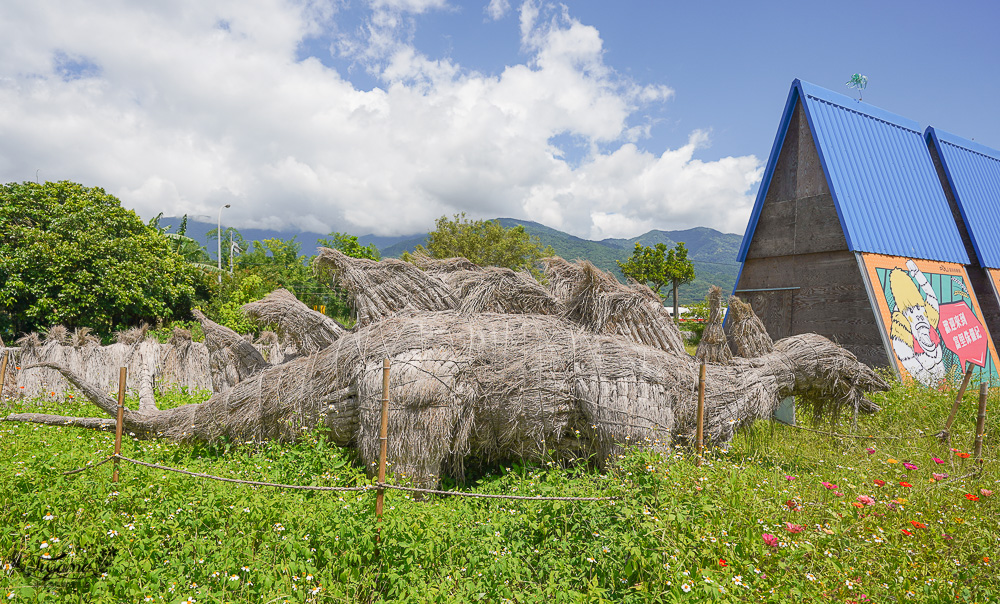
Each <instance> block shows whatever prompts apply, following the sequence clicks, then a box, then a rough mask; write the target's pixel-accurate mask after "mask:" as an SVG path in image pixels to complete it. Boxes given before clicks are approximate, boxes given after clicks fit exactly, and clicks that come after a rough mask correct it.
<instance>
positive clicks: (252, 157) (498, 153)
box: [0, 0, 760, 238]
mask: <svg viewBox="0 0 1000 604" xmlns="http://www.w3.org/2000/svg"><path fill="white" fill-rule="evenodd" d="M504 4H505V3H503V2H498V1H497V0H494V1H493V2H491V3H490V5H489V6H488V7H487V14H489V15H492V14H493V12H492V11H494V10H495V11H497V13H498V14H499V13H500V12H501V9H502V12H506V11H507V10H509V7H507V6H503V5H504ZM372 6H373V9H372V12H371V14H370V19H369V20H368V27H367V28H366V29H364V30H362V31H360V33H359V32H354V33H350V34H348V35H344V31H343V29H342V28H341V27H340V24H338V23H337V19H338V12H337V11H338V10H339V5H338V4H337V2H335V1H333V0H331V1H329V2H324V1H311V2H305V3H304V2H298V3H292V4H290V3H288V2H285V1H283V0H230V1H228V2H214V3H204V2H196V1H194V0H190V1H181V0H178V1H177V2H172V3H167V4H147V3H133V2H128V1H126V0H93V1H86V0H75V1H70V2H55V1H54V0H52V1H38V2H32V3H4V4H3V5H2V6H0V39H3V40H5V43H4V44H2V45H0V132H3V136H2V137H0V181H3V182H7V181H15V180H33V179H34V175H35V170H36V169H38V170H40V177H41V178H43V179H51V180H61V179H69V180H76V181H79V182H83V183H85V184H88V185H95V186H102V187H104V188H105V189H107V190H108V191H109V192H111V193H114V194H116V195H118V196H119V197H120V198H121V199H122V200H123V202H124V204H125V205H126V206H129V207H134V208H136V210H137V211H138V212H139V213H140V214H142V215H143V216H145V217H151V216H154V215H155V214H157V213H159V212H161V211H162V212H164V213H165V214H167V215H171V214H176V215H180V214H183V213H188V214H192V215H209V216H213V217H214V216H215V215H216V213H217V212H218V208H219V205H221V204H224V203H231V204H232V205H233V207H232V208H231V209H230V210H226V212H227V214H226V215H227V216H228V217H229V218H228V219H229V220H230V221H232V223H233V224H237V225H240V226H244V227H250V226H269V227H298V228H303V229H308V230H334V229H335V230H341V231H348V232H354V233H357V234H364V233H368V232H375V233H378V234H403V233H413V232H420V231H424V230H427V229H428V228H431V227H432V225H433V221H434V219H435V218H437V217H439V216H441V215H442V214H452V213H455V212H461V211H465V212H467V213H468V214H469V215H470V216H475V217H496V216H512V217H518V218H525V219H529V220H537V221H539V222H543V223H545V224H548V225H550V226H553V227H556V228H562V229H564V230H568V231H570V232H572V233H574V234H577V235H581V236H585V237H595V238H600V237H611V236H634V235H637V234H639V233H640V232H642V231H645V230H648V229H650V228H664V229H673V228H686V227H690V226H696V225H705V226H713V227H715V228H719V229H721V230H726V231H730V232H742V230H743V225H744V224H745V221H746V217H747V216H748V214H749V208H750V206H751V204H752V199H751V198H750V193H751V191H752V189H753V187H754V185H755V184H756V182H757V181H758V180H759V176H760V163H759V161H758V160H757V159H756V158H754V157H740V158H723V159H720V160H717V161H702V160H698V159H695V157H694V156H695V153H696V151H697V150H698V149H700V148H703V147H704V145H705V142H706V137H707V135H706V134H704V133H694V134H692V136H691V138H690V140H689V142H688V143H687V144H686V145H684V146H683V147H681V148H679V149H675V150H668V151H666V152H663V153H661V154H658V155H657V154H654V153H650V152H649V151H646V150H643V149H642V148H641V147H640V146H638V144H639V143H641V141H642V140H643V139H644V138H645V137H646V136H647V135H648V129H649V127H650V125H649V123H647V122H646V120H644V118H643V117H642V116H641V113H640V109H641V108H642V107H643V106H646V105H648V104H651V103H661V102H664V101H665V100H667V99H669V97H670V96H671V95H672V94H673V92H672V91H671V90H670V89H669V88H668V87H667V86H664V85H662V84H653V85H641V84H638V83H636V82H633V81H631V80H629V79H628V78H625V77H623V76H621V75H620V74H619V73H618V72H616V71H615V70H614V69H612V68H611V67H610V66H608V65H607V64H606V63H605V62H604V49H603V42H602V40H601V38H600V34H599V32H598V31H597V29H595V28H594V27H591V26H588V25H584V24H582V23H580V22H579V21H577V20H575V19H573V18H572V17H570V16H569V14H568V13H567V12H566V11H565V9H560V8H556V7H552V6H550V5H546V4H541V3H538V2H526V3H524V4H523V5H522V6H521V8H520V28H521V29H520V31H521V43H522V51H523V52H524V53H525V54H526V56H527V60H526V61H525V62H524V63H521V64H513V65H510V66H508V67H507V68H506V69H504V70H503V71H502V72H501V73H498V74H483V73H478V72H475V71H472V70H470V69H468V68H467V67H464V66H463V65H462V64H461V62H460V61H461V57H452V58H432V57H428V56H426V55H425V54H423V53H421V52H420V51H419V50H418V49H417V48H415V47H414V45H413V43H412V32H413V29H412V28H413V27H415V25H414V21H412V19H411V17H410V15H412V14H418V13H427V12H431V11H434V10H453V9H452V8H451V7H449V6H448V5H447V4H446V3H445V2H444V1H436V0H426V1H420V0H396V1H389V0H381V1H378V2H373V3H372ZM425 18H426V17H425ZM489 26H490V27H502V26H503V24H502V23H500V24H493V25H489ZM334 30H335V31H336V32H338V33H339V34H340V35H342V37H341V39H340V44H339V46H338V48H340V49H341V51H342V52H349V53H351V56H353V57H356V58H357V59H358V60H359V61H364V62H365V63H366V65H368V66H369V67H370V68H371V69H372V70H373V71H372V73H374V74H375V75H376V76H377V78H378V80H379V81H380V82H381V83H382V84H381V86H380V87H376V88H373V89H371V90H367V91H366V90H360V89H358V88H357V87H355V86H354V85H353V84H351V83H350V82H349V81H347V80H346V79H344V77H342V75H341V74H340V73H338V72H337V71H336V70H334V69H332V68H330V67H328V66H325V65H323V64H322V63H321V62H320V61H319V60H317V59H316V58H309V59H306V60H298V59H297V58H296V52H297V51H298V49H299V48H300V45H301V44H302V42H303V40H304V39H306V38H307V37H308V36H315V35H317V34H320V33H323V32H331V31H334ZM566 135H568V136H570V137H572V139H573V140H575V141H580V142H581V143H582V145H583V148H584V149H585V155H584V156H583V157H581V158H576V159H575V161H573V162H570V161H568V160H566V159H564V158H563V155H564V153H563V150H562V149H560V148H558V147H557V146H556V144H555V142H554V140H556V139H557V137H562V136H566Z"/></svg>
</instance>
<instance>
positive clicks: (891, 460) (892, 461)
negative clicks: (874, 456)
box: [886, 457, 899, 463]
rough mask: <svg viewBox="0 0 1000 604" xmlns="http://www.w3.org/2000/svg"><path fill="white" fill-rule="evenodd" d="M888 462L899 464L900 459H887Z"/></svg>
mask: <svg viewBox="0 0 1000 604" xmlns="http://www.w3.org/2000/svg"><path fill="white" fill-rule="evenodd" d="M886 461H888V462H889V463H899V460H898V459H893V458H891V457H890V458H889V459H887V460H886Z"/></svg>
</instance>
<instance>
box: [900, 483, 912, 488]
mask: <svg viewBox="0 0 1000 604" xmlns="http://www.w3.org/2000/svg"><path fill="white" fill-rule="evenodd" d="M899 486H901V487H906V488H910V487H912V486H913V485H912V484H910V483H908V482H901V483H899Z"/></svg>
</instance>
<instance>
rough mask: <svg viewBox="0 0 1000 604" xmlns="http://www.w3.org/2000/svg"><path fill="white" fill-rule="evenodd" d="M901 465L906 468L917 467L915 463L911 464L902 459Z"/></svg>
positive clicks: (913, 468) (914, 468) (912, 468)
mask: <svg viewBox="0 0 1000 604" xmlns="http://www.w3.org/2000/svg"><path fill="white" fill-rule="evenodd" d="M903 467H904V468H906V469H907V470H916V469H917V466H916V464H912V463H910V462H908V461H904V462H903Z"/></svg>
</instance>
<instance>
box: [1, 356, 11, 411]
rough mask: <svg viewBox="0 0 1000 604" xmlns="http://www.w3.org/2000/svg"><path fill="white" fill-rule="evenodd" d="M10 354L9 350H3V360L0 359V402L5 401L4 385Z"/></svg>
mask: <svg viewBox="0 0 1000 604" xmlns="http://www.w3.org/2000/svg"><path fill="white" fill-rule="evenodd" d="M9 356H10V353H9V352H7V351H6V350H5V351H3V360H2V361H0V403H2V402H3V385H4V383H5V382H6V379H7V357H9Z"/></svg>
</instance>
